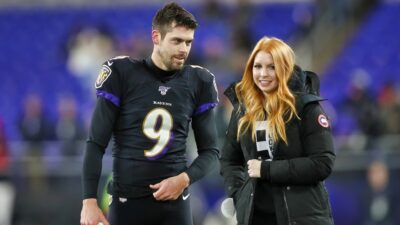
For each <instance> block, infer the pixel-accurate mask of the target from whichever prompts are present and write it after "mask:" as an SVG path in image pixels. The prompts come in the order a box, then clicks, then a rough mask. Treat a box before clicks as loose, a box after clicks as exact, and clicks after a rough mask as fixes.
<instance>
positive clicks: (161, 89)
mask: <svg viewBox="0 0 400 225" xmlns="http://www.w3.org/2000/svg"><path fill="white" fill-rule="evenodd" d="M169 89H171V87H166V86H160V87H158V91H159V92H160V93H161V95H166V94H167V91H168V90H169Z"/></svg>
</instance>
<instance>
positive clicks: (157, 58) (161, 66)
mask: <svg viewBox="0 0 400 225" xmlns="http://www.w3.org/2000/svg"><path fill="white" fill-rule="evenodd" d="M151 61H153V63H154V65H155V66H157V67H158V68H159V69H161V70H164V71H168V69H167V67H166V66H165V65H164V64H163V63H162V61H161V59H160V56H159V55H158V54H157V53H156V52H155V50H154V51H153V53H151Z"/></svg>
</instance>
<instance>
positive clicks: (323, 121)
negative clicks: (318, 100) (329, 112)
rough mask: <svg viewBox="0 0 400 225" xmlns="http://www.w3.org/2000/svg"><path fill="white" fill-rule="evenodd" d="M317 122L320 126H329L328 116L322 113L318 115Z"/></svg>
mask: <svg viewBox="0 0 400 225" xmlns="http://www.w3.org/2000/svg"><path fill="white" fill-rule="evenodd" d="M318 123H319V125H321V126H322V127H325V128H328V127H329V121H328V118H326V116H325V115H324V114H319V116H318Z"/></svg>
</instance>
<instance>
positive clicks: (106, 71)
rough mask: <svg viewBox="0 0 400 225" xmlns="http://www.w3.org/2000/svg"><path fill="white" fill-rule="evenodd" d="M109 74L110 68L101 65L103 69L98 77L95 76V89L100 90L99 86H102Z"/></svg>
mask: <svg viewBox="0 0 400 225" xmlns="http://www.w3.org/2000/svg"><path fill="white" fill-rule="evenodd" d="M111 72H112V71H111V69H110V67H108V66H106V65H103V67H102V68H101V70H100V73H99V75H98V76H97V79H96V84H95V87H96V88H101V86H103V84H104V82H105V81H106V80H107V78H108V77H109V76H110V75H111Z"/></svg>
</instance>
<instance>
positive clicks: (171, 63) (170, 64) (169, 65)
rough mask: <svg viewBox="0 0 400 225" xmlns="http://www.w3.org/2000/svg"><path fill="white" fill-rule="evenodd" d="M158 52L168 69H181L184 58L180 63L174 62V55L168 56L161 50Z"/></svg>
mask: <svg viewBox="0 0 400 225" xmlns="http://www.w3.org/2000/svg"><path fill="white" fill-rule="evenodd" d="M159 54H160V56H161V60H162V63H163V64H164V65H165V67H166V68H167V70H168V71H173V70H180V69H182V67H183V65H184V64H185V61H186V59H184V60H183V62H182V64H178V63H174V60H175V58H174V56H168V55H166V54H162V53H161V51H159Z"/></svg>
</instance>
